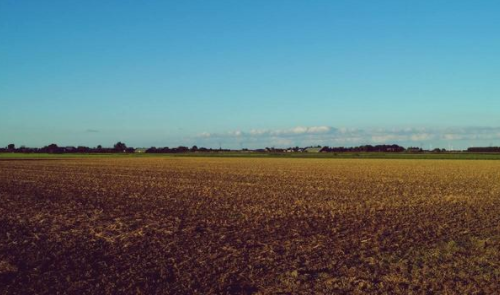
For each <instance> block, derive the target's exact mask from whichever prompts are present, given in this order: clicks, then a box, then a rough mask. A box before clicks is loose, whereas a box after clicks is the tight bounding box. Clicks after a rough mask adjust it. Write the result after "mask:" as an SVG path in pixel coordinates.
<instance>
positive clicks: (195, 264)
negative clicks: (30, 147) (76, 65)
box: [0, 157, 500, 294]
mask: <svg viewBox="0 0 500 295" xmlns="http://www.w3.org/2000/svg"><path fill="white" fill-rule="evenodd" d="M0 176H1V177H0V201H1V202H0V293H1V294H32V293H40V294H57V293H71V294H82V293H84V294H117V293H121V294H130V293H133V294H136V293H139V294H157V293H164V294H312V293H316V294H332V293H334V294H365V293H371V294H386V293H399V294H422V293H431V294H432V293H447V294H474V293H477V294H492V293H495V292H497V291H498V290H500V161H489V160H483V161H471V160H468V161H465V160H432V159H429V160H425V161H424V160H414V159H404V160H403V159H392V160H388V159H386V160H383V159H312V158H310V159H300V158H298V159H289V158H284V159H280V158H231V157H227V158H215V157H212V158H206V157H87V158H61V159H57V158H46V159H45V158H41V159H35V158H31V159H21V158H5V159H2V160H0Z"/></svg>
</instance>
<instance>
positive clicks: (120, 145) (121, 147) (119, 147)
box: [113, 141, 127, 152]
mask: <svg viewBox="0 0 500 295" xmlns="http://www.w3.org/2000/svg"><path fill="white" fill-rule="evenodd" d="M113 147H114V149H115V151H117V152H124V151H125V150H126V149H127V145H126V144H124V143H122V142H121V141H119V142H117V143H115V145H114V146H113Z"/></svg>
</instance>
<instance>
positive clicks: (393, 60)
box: [0, 0, 500, 148]
mask: <svg viewBox="0 0 500 295" xmlns="http://www.w3.org/2000/svg"><path fill="white" fill-rule="evenodd" d="M499 15H500V2H499V1H457V0H455V1H451V0H450V1H442V0H433V1H401V0H398V1H355V0H349V1H347V0H346V1H331V0H330V1H319V0H318V1H305V0H303V1H292V0H282V1H279V0H266V1H258V0H251V1H250V0H248V1H247V0H238V1H236V0H231V1H222V0H221V1H206V0H205V1H188V0H183V1H123V0H122V1H70V0H65V1H55V0H53V1H22V0H1V1H0V146H5V145H7V144H8V143H16V144H18V145H21V144H24V145H27V146H43V145H47V144H50V143H52V142H56V143H59V144H60V145H89V146H95V145H97V144H102V145H105V146H106V145H108V146H109V145H112V144H113V143H114V142H116V141H118V140H121V141H124V142H126V143H127V144H129V145H132V146H151V145H155V146H176V145H180V144H183V145H192V144H198V145H204V146H214V147H218V146H219V144H222V145H223V147H233V148H234V147H251V148H252V147H258V146H288V145H307V144H315V143H318V144H328V145H357V144H366V143H399V144H403V145H424V146H425V147H427V146H442V147H446V148H449V147H450V146H452V145H454V146H455V147H456V148H459V147H460V148H462V147H467V146H469V145H490V144H494V145H500V116H499V113H500V82H499V81H500V79H499V78H500V54H499V53H500V38H499V34H500V17H499Z"/></svg>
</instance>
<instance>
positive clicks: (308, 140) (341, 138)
mask: <svg viewBox="0 0 500 295" xmlns="http://www.w3.org/2000/svg"><path fill="white" fill-rule="evenodd" d="M195 140H196V142H199V143H200V144H201V145H206V146H217V145H223V146H226V147H230V148H241V147H243V148H258V147H265V146H269V147H271V146H272V147H283V148H284V147H290V146H312V145H321V146H356V145H365V144H400V145H403V146H423V145H425V148H429V147H441V148H456V149H457V148H467V147H470V146H489V145H499V144H500V127H453V128H372V129H359V128H336V127H332V126H312V127H304V126H298V127H295V128H290V129H252V130H249V131H241V130H236V131H229V132H225V133H208V132H204V133H201V134H199V135H197V136H196V139H195Z"/></svg>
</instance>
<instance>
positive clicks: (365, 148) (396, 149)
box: [321, 144, 406, 153]
mask: <svg viewBox="0 0 500 295" xmlns="http://www.w3.org/2000/svg"><path fill="white" fill-rule="evenodd" d="M321 151H322V152H327V153H346V152H347V153H348V152H366V153H372V152H383V153H402V152H404V151H406V149H405V148H404V147H402V146H399V145H396V144H393V145H375V146H374V145H362V146H356V147H323V149H322V150H321Z"/></svg>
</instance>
